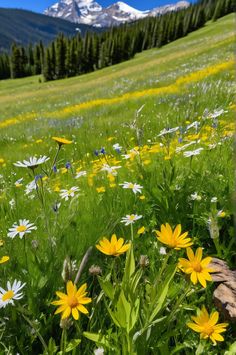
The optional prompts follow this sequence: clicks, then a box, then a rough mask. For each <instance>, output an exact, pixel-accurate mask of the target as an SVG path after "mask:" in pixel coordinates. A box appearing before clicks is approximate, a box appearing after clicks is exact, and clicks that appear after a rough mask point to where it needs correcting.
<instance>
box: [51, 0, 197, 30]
mask: <svg viewBox="0 0 236 355" xmlns="http://www.w3.org/2000/svg"><path fill="white" fill-rule="evenodd" d="M189 5H190V3H189V2H188V1H179V2H177V3H176V4H170V5H165V6H161V7H156V8H154V9H151V10H147V11H140V10H137V9H135V8H133V7H131V6H129V5H128V4H126V3H125V2H122V1H118V2H116V3H114V4H112V5H110V6H108V7H106V8H103V7H102V6H101V5H100V4H98V3H97V2H96V1H94V0H59V1H58V2H56V3H55V4H54V5H52V6H50V7H49V8H47V9H46V10H45V11H44V14H45V15H48V16H52V17H59V18H62V19H64V20H68V21H70V22H75V23H83V24H87V25H92V26H95V27H109V26H114V25H115V26H116V25H119V24H121V23H125V22H130V21H135V20H139V19H141V18H144V17H147V16H158V15H161V14H164V13H166V12H170V11H177V10H180V9H184V8H186V7H188V6H189Z"/></svg>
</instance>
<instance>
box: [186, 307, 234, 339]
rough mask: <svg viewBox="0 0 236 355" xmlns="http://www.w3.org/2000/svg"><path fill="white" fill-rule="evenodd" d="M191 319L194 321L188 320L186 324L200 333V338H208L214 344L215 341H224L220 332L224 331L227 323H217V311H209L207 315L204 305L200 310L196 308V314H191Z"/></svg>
mask: <svg viewBox="0 0 236 355" xmlns="http://www.w3.org/2000/svg"><path fill="white" fill-rule="evenodd" d="M191 318H192V320H193V321H194V322H195V323H193V322H188V323H187V326H188V327H189V328H191V329H192V330H194V331H195V332H197V333H200V338H201V339H207V338H210V339H211V341H212V342H213V344H214V345H216V344H217V341H224V338H223V337H222V335H221V334H220V333H223V332H225V331H226V329H225V328H226V327H227V326H228V323H219V324H217V322H218V319H219V313H218V312H217V311H215V312H211V314H210V315H209V313H208V311H207V310H206V308H205V306H203V307H202V309H201V310H198V313H197V316H195V317H194V316H192V317H191Z"/></svg>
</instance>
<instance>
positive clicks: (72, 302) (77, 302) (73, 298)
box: [52, 281, 92, 320]
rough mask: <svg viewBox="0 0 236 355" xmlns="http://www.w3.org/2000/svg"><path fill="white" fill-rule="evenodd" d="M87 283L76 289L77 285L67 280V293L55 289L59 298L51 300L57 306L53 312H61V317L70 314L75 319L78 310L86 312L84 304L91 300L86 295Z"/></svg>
mask: <svg viewBox="0 0 236 355" xmlns="http://www.w3.org/2000/svg"><path fill="white" fill-rule="evenodd" d="M86 288H87V284H86V283H85V284H83V285H82V286H81V287H80V288H79V289H78V291H77V287H76V285H75V284H73V282H72V281H68V282H67V284H66V291H67V294H65V293H62V292H59V291H57V292H56V295H57V296H58V297H59V298H60V300H57V301H53V302H52V304H53V305H54V306H59V307H58V309H57V310H56V312H55V314H58V313H62V316H61V318H62V319H65V318H68V317H69V316H70V315H71V314H72V317H73V318H74V319H75V320H78V319H79V312H81V313H84V314H88V310H87V309H86V308H85V307H84V304H88V303H90V302H92V299H91V298H89V297H86V295H87V292H86Z"/></svg>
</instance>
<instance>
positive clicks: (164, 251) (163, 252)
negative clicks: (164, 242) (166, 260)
mask: <svg viewBox="0 0 236 355" xmlns="http://www.w3.org/2000/svg"><path fill="white" fill-rule="evenodd" d="M159 253H160V254H161V255H166V248H165V247H160V250H159Z"/></svg>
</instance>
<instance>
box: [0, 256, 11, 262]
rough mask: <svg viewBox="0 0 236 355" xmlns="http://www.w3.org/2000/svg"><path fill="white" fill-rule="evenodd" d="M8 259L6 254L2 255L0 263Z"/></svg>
mask: <svg viewBox="0 0 236 355" xmlns="http://www.w3.org/2000/svg"><path fill="white" fill-rule="evenodd" d="M8 260H10V257H9V256H7V255H4V256H2V257H1V259H0V264H4V263H6V262H7V261H8Z"/></svg>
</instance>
